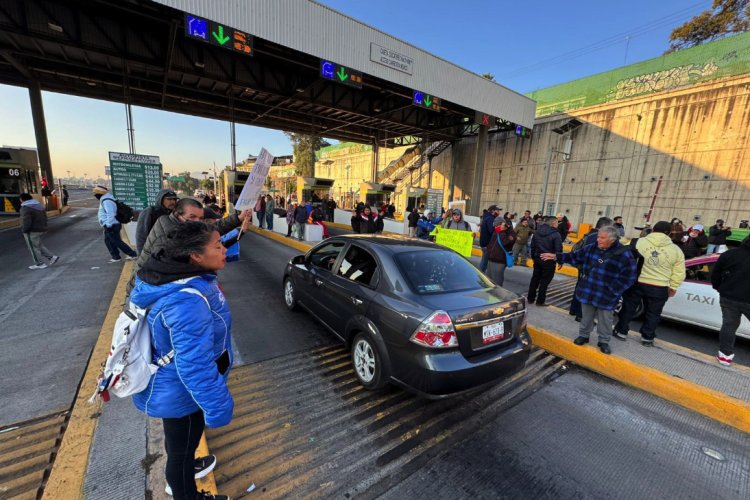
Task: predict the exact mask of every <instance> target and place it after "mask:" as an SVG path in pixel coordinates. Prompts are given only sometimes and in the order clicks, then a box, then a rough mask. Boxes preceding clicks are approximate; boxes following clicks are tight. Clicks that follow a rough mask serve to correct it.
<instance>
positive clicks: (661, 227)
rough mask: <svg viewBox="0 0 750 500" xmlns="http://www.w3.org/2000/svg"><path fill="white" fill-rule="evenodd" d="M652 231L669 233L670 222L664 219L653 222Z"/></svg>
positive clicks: (670, 229) (670, 230)
mask: <svg viewBox="0 0 750 500" xmlns="http://www.w3.org/2000/svg"><path fill="white" fill-rule="evenodd" d="M654 232H655V233H664V234H669V233H670V232H672V224H670V223H669V222H667V221H665V220H660V221H659V222H657V223H656V224H654Z"/></svg>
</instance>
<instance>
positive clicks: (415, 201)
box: [404, 188, 427, 213]
mask: <svg viewBox="0 0 750 500" xmlns="http://www.w3.org/2000/svg"><path fill="white" fill-rule="evenodd" d="M422 205H425V206H427V188H407V190H406V212H404V213H409V212H411V211H412V210H413V209H414V207H417V208H419V207H421V206H422Z"/></svg>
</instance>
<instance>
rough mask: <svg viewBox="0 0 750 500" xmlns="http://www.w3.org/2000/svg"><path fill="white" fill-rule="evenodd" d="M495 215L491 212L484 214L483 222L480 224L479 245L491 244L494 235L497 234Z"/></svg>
mask: <svg viewBox="0 0 750 500" xmlns="http://www.w3.org/2000/svg"><path fill="white" fill-rule="evenodd" d="M494 223H495V216H494V215H492V214H491V213H490V212H487V213H485V214H484V215H483V216H482V222H480V224H479V246H480V247H486V246H488V245H489V244H490V240H491V239H492V235H493V234H495V225H494Z"/></svg>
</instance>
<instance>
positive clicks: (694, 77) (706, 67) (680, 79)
mask: <svg viewBox="0 0 750 500" xmlns="http://www.w3.org/2000/svg"><path fill="white" fill-rule="evenodd" d="M718 69H719V66H717V65H716V63H715V62H714V61H713V60H710V61H708V62H706V63H705V64H688V65H686V66H678V67H676V68H670V69H665V70H663V71H656V72H654V73H647V74H645V75H637V76H634V77H632V78H625V79H623V80H620V81H619V82H617V84H616V85H615V87H614V88H613V89H612V91H611V92H610V93H609V95H608V96H607V100H610V99H626V98H628V97H634V96H637V95H641V94H649V93H651V92H660V91H662V90H668V89H674V88H676V87H681V86H683V85H690V84H692V83H695V82H697V81H698V80H701V79H703V78H706V77H709V76H711V75H713V74H714V73H716V71H718Z"/></svg>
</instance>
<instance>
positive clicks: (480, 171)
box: [466, 125, 488, 215]
mask: <svg viewBox="0 0 750 500" xmlns="http://www.w3.org/2000/svg"><path fill="white" fill-rule="evenodd" d="M487 144H488V140H487V126H486V125H482V126H480V127H479V135H477V151H476V155H475V160H474V186H473V188H472V190H471V200H470V201H469V206H468V207H467V208H466V211H467V212H470V213H471V214H473V215H482V208H481V206H480V204H479V203H480V198H481V196H482V183H483V181H484V158H485V156H486V154H487Z"/></svg>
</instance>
